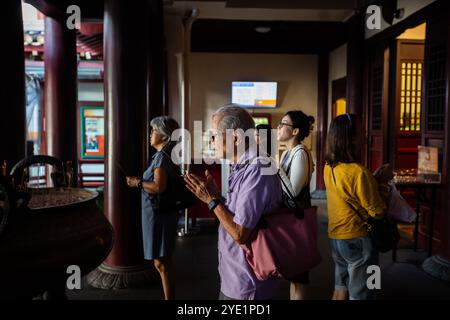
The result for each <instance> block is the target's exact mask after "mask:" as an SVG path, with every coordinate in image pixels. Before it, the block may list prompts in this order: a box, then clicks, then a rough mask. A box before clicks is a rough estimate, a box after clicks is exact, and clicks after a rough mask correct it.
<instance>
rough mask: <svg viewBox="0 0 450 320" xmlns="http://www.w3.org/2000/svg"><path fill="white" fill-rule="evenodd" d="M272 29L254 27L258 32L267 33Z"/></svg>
mask: <svg viewBox="0 0 450 320" xmlns="http://www.w3.org/2000/svg"><path fill="white" fill-rule="evenodd" d="M270 30H272V29H271V28H270V27H256V28H255V31H256V32H259V33H267V32H269V31H270Z"/></svg>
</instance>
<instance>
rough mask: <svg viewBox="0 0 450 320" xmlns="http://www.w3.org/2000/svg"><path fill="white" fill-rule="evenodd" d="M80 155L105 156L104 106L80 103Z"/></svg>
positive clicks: (90, 157)
mask: <svg viewBox="0 0 450 320" xmlns="http://www.w3.org/2000/svg"><path fill="white" fill-rule="evenodd" d="M80 133H81V136H80V157H81V159H103V158H104V156H105V111H104V108H103V106H98V105H96V106H92V105H80Z"/></svg>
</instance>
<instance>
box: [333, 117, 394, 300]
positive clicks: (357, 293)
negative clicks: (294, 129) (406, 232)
mask: <svg viewBox="0 0 450 320" xmlns="http://www.w3.org/2000/svg"><path fill="white" fill-rule="evenodd" d="M363 139H364V130H363V129H362V127H361V126H360V123H359V122H357V119H356V115H353V114H344V115H340V116H338V117H336V118H335V119H333V121H332V122H331V124H330V129H329V132H328V137H327V150H326V155H325V161H326V165H325V169H324V180H325V186H326V192H327V206H328V236H329V237H330V240H331V251H332V256H333V260H334V262H335V288H334V293H333V299H334V300H345V299H347V298H350V299H355V300H356V299H374V298H375V292H374V291H375V290H369V289H368V287H367V278H368V276H369V275H368V273H367V267H368V266H370V265H377V264H378V252H377V251H376V250H375V248H374V247H373V245H372V242H371V240H370V238H369V237H368V235H367V231H366V229H365V227H364V224H363V221H362V220H361V218H360V217H359V216H358V214H357V213H356V212H355V210H357V211H358V212H359V214H360V215H361V216H363V217H366V218H367V217H368V216H370V217H373V218H381V217H382V216H383V215H384V211H385V209H386V205H385V202H384V201H383V199H382V197H381V195H380V193H379V191H378V183H377V181H376V180H375V178H374V176H373V175H372V173H371V172H370V171H369V170H368V169H367V168H365V167H364V166H363V165H361V164H360V163H358V155H359V154H360V150H361V147H362V146H363V145H364V140H363Z"/></svg>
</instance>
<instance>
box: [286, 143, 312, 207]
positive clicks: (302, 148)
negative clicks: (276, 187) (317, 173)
mask: <svg viewBox="0 0 450 320" xmlns="http://www.w3.org/2000/svg"><path fill="white" fill-rule="evenodd" d="M302 150H303V152H305V153H306V157H307V158H308V172H307V174H308V183H307V184H306V185H305V186H304V187H303V188H302V190H300V192H299V194H298V195H297V197H300V195H302V194H304V193H305V190H307V191H309V189H310V185H311V177H310V173H311V158H310V155H309V152H308V151H307V150H305V148H304V147H300V148H299V150H297V151H296V152H295V153H297V152H300V151H302ZM292 158H294V155H293V156H292ZM291 165H292V159H291V161H290V162H289V165H288V169H287V171H286V175H287V176H288V177H289V171H290V169H291ZM280 179H281V177H280ZM283 185H284V187H285V189H286V190H288V188H287V186H286V185H285V184H284V181H283ZM291 199H292V200H293V199H294V198H293V197H292V196H291Z"/></svg>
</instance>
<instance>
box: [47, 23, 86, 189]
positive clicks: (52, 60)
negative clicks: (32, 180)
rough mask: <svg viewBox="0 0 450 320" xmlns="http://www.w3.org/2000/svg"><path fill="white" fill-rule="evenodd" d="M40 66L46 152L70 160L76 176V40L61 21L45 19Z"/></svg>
mask: <svg viewBox="0 0 450 320" xmlns="http://www.w3.org/2000/svg"><path fill="white" fill-rule="evenodd" d="M44 63H45V83H44V106H45V127H44V131H45V144H46V153H47V154H48V155H51V156H54V157H56V158H58V159H61V160H63V161H64V162H65V161H72V163H73V169H74V176H75V177H78V174H77V171H78V170H77V169H78V165H77V161H78V157H77V52H76V38H75V30H69V29H68V28H67V27H66V21H65V20H63V19H61V20H56V19H54V18H51V17H48V16H47V17H46V18H45V45H44ZM74 183H76V181H74Z"/></svg>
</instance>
